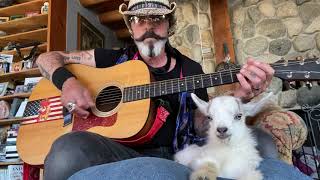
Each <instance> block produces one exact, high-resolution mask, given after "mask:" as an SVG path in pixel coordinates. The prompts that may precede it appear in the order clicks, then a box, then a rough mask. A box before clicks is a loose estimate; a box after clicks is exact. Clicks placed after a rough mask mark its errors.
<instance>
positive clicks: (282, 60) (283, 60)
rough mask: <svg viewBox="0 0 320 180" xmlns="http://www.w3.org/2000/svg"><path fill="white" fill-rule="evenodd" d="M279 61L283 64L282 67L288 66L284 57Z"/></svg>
mask: <svg viewBox="0 0 320 180" xmlns="http://www.w3.org/2000/svg"><path fill="white" fill-rule="evenodd" d="M280 61H281V62H283V65H284V66H288V63H289V62H288V60H286V59H284V57H282V58H281V59H280Z"/></svg>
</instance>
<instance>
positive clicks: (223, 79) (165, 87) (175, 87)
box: [123, 68, 240, 102]
mask: <svg viewBox="0 0 320 180" xmlns="http://www.w3.org/2000/svg"><path fill="white" fill-rule="evenodd" d="M239 71H240V69H238V68H237V69H230V70H226V71H221V72H216V73H210V74H199V75H193V76H186V77H183V78H175V79H169V80H165V81H156V82H153V83H151V84H145V85H139V86H132V87H127V88H125V89H124V95H123V101H124V102H131V101H137V100H141V99H147V98H152V97H158V96H163V95H168V94H174V93H180V92H186V91H192V90H195V89H200V88H208V87H214V86H220V85H224V84H231V83H235V82H238V79H237V76H236V74H237V73H239Z"/></svg>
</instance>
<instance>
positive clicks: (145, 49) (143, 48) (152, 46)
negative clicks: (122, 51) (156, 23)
mask: <svg viewBox="0 0 320 180" xmlns="http://www.w3.org/2000/svg"><path fill="white" fill-rule="evenodd" d="M147 38H154V39H156V41H155V42H154V41H150V42H147V43H144V40H145V39H147ZM134 41H135V43H136V45H137V47H138V49H139V51H140V53H141V54H142V55H143V56H147V57H150V58H151V57H156V56H159V55H160V53H161V51H162V49H163V48H164V47H165V44H166V42H167V41H168V37H161V36H159V35H157V34H155V33H154V32H153V31H147V32H146V33H145V34H144V35H142V36H141V37H140V38H137V39H135V40H134Z"/></svg>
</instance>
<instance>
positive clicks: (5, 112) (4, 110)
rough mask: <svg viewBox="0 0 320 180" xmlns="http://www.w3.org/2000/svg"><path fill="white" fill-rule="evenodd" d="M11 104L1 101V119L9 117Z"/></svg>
mask: <svg viewBox="0 0 320 180" xmlns="http://www.w3.org/2000/svg"><path fill="white" fill-rule="evenodd" d="M9 112H10V104H9V103H8V102H7V101H0V119H6V118H8V117H9Z"/></svg>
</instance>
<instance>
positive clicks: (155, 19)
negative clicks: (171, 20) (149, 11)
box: [129, 15, 166, 24]
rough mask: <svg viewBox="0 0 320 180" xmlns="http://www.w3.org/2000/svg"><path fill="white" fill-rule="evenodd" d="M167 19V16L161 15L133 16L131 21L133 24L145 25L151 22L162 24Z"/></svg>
mask: <svg viewBox="0 0 320 180" xmlns="http://www.w3.org/2000/svg"><path fill="white" fill-rule="evenodd" d="M165 19H166V16H165V15H161V16H131V17H130V18H129V21H130V22H131V23H135V24H136V23H145V22H146V21H150V22H153V23H158V22H162V21H163V20H165Z"/></svg>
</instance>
